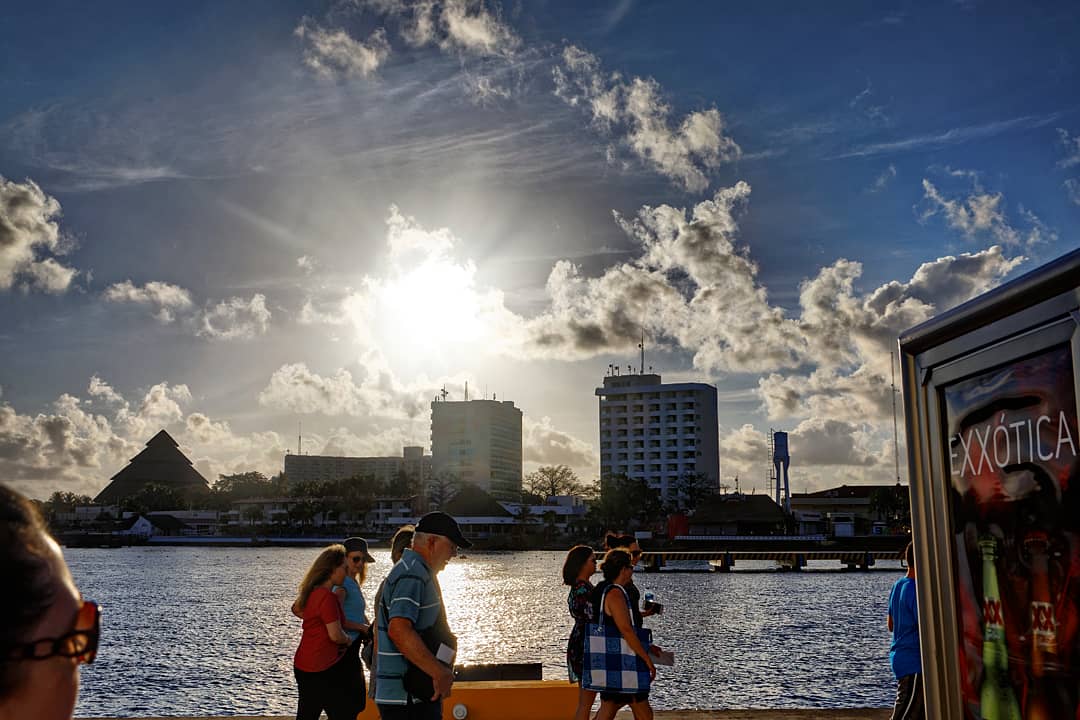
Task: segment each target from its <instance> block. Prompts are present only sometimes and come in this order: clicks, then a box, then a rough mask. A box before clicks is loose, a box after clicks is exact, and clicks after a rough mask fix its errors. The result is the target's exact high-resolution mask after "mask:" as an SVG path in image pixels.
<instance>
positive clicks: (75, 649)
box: [7, 600, 101, 664]
mask: <svg viewBox="0 0 1080 720" xmlns="http://www.w3.org/2000/svg"><path fill="white" fill-rule="evenodd" d="M75 628H76V629H75V630H72V631H71V632H69V633H64V634H63V635H61V636H60V637H57V638H42V639H41V640H34V641H33V642H28V643H26V644H24V645H19V646H16V647H14V648H12V649H11V650H10V651H8V654H7V659H8V660H48V659H49V658H51V657H57V656H59V657H66V658H75V659H76V660H77V661H78V662H79V663H87V664H89V663H92V662H94V658H96V657H97V650H98V638H99V637H100V636H101V608H99V607H98V604H97V603H96V602H93V601H92V600H83V603H82V605H80V606H79V612H78V614H77V615H76V616H75Z"/></svg>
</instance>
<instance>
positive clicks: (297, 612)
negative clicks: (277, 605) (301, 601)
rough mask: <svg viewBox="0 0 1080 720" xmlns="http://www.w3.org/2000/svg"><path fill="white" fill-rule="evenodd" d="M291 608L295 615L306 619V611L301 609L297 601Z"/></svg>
mask: <svg viewBox="0 0 1080 720" xmlns="http://www.w3.org/2000/svg"><path fill="white" fill-rule="evenodd" d="M289 609H290V610H292V614H293V615H295V616H296V617H298V618H300V619H301V620H303V619H304V611H303V610H301V609H300V606H299V605H297V604H296V602H295V601H294V602H293V604H292V607H290V608H289Z"/></svg>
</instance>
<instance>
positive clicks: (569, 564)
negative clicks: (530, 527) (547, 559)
mask: <svg viewBox="0 0 1080 720" xmlns="http://www.w3.org/2000/svg"><path fill="white" fill-rule="evenodd" d="M595 572H596V553H595V552H594V551H593V549H592V548H591V547H589V546H587V545H575V546H574V547H572V548H570V552H568V553H566V562H564V563H563V569H562V576H563V584H564V585H569V586H570V594H569V595H568V596H567V597H566V605H567V607H568V608H569V610H570V617H572V618H574V629H573V630H571V631H570V641H569V642H568V643H567V645H566V669H567V671H568V672H569V674H570V682H572V683H577V684H578V685H580V684H581V676H582V662H583V660H584V657H585V625H586V624H587V623H589V622H591V621H592V614H593V607H592V590H593V584H592V582H590V580H589V578H591V577H592V576H593V573H595ZM595 699H596V693H595V692H593V691H592V690H586V689H584V688H580V689H579V691H578V705H577V711H576V712H575V713H574V720H588V718H589V712H590V711H591V710H592V706H593V701H594V700H595Z"/></svg>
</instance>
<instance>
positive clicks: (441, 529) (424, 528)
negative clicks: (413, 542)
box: [416, 510, 472, 548]
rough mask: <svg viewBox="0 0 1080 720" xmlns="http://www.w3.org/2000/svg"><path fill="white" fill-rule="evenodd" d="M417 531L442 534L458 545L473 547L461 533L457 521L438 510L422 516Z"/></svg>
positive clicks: (417, 524)
mask: <svg viewBox="0 0 1080 720" xmlns="http://www.w3.org/2000/svg"><path fill="white" fill-rule="evenodd" d="M416 532H418V533H427V534H428V535H442V536H443V537H445V538H450V539H451V540H453V541H454V544H455V545H457V546H458V547H462V548H469V547H472V543H471V542H469V541H468V540H466V539H465V536H464V535H462V534H461V528H459V527H458V524H457V521H456V520H454V518H452V517H450V516H449V515H447V514H446V513H444V512H439V511H438V510H436V511H435V512H429V513H428V514H427V515H425V516H424V517H422V518H420V522H418V523H416Z"/></svg>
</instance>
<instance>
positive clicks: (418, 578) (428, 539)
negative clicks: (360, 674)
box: [375, 512, 472, 720]
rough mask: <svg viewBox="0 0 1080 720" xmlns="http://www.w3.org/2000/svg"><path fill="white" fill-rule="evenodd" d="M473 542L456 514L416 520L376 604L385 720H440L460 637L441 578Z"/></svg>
mask: <svg viewBox="0 0 1080 720" xmlns="http://www.w3.org/2000/svg"><path fill="white" fill-rule="evenodd" d="M471 546H472V543H470V542H469V541H468V540H466V539H465V537H464V536H463V535H462V534H461V528H459V527H458V524H457V522H455V521H454V519H453V518H452V517H450V516H449V515H447V514H446V513H443V512H430V513H428V514H427V515H425V516H424V517H422V518H420V522H419V523H417V525H416V532H415V533H414V535H413V541H412V548H411V549H407V550H405V551H404V553H402V556H401V560H400V561H399V562H398V563H397V564H395V565H394V567H393V568H392V569H391V570H390V574H389V575H388V576H387V578H386V582H385V585H384V587H383V592H382V597H381V598H380V600H379V606H378V608H377V612H378V632H379V640H378V643H379V648H378V653H379V655H378V657H379V659H378V662H377V663H376V668H377V684H376V687H375V703H376V705H378V708H379V715H380V717H382V720H441V718H442V699H443V698H445V697H447V696H448V695H449V694H450V688H451V686H452V685H453V683H454V670H453V661H454V656H455V655H456V648H457V639H456V638H454V636H453V633H452V632H451V631H450V627H449V624H448V623H447V620H446V609H445V607H443V600H442V589H441V588H440V587H439V581H438V579H437V577H436V576H437V575H438V574H439V573H440V572H441V571H442V570H443V568H445V567H446V564H447V563H448V562H450V559H451V558H453V557H454V556H455V555H456V554H457V550H458V548H459V547H461V548H467V547H471ZM421 686H426V687H424V688H423V689H422V690H421V689H420V688H421ZM429 693H430V694H429Z"/></svg>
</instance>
